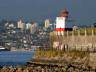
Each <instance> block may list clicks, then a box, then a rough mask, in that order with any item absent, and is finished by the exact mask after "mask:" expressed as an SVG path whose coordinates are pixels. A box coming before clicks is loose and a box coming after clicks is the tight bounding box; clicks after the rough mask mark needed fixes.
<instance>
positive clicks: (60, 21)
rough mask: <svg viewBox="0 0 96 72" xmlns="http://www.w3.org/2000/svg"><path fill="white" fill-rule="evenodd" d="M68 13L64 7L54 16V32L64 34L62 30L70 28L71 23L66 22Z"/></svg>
mask: <svg viewBox="0 0 96 72" xmlns="http://www.w3.org/2000/svg"><path fill="white" fill-rule="evenodd" d="M68 14H69V12H68V11H67V9H64V10H63V11H62V12H61V14H60V16H59V17H56V29H55V30H56V34H57V35H64V31H66V30H70V29H72V27H71V25H69V24H68V22H67V20H68Z"/></svg>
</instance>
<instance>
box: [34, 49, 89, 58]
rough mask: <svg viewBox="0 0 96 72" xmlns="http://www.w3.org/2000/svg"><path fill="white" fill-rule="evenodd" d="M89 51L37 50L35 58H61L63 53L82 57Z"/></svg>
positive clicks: (73, 56)
mask: <svg viewBox="0 0 96 72" xmlns="http://www.w3.org/2000/svg"><path fill="white" fill-rule="evenodd" d="M88 54H89V53H88V52H83V51H61V50H46V51H44V50H37V51H36V54H35V58H49V59H50V58H56V57H57V58H62V57H64V56H65V55H67V56H69V57H72V58H76V57H80V58H83V57H85V56H87V55H88Z"/></svg>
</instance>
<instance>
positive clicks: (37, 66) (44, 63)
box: [0, 59, 96, 72]
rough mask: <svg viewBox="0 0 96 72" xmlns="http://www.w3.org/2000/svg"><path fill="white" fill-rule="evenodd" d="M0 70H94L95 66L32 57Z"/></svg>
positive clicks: (27, 71)
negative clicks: (27, 60) (23, 64)
mask: <svg viewBox="0 0 96 72" xmlns="http://www.w3.org/2000/svg"><path fill="white" fill-rule="evenodd" d="M0 72H96V68H94V67H91V66H89V65H88V63H85V62H67V61H64V60H62V61H61V60H44V59H43V60H42V59H37V60H36V59H33V60H31V61H30V62H28V63H27V65H25V66H16V67H12V66H9V67H7V66H4V67H0Z"/></svg>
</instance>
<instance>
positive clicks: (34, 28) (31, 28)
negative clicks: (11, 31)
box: [30, 22, 38, 34]
mask: <svg viewBox="0 0 96 72" xmlns="http://www.w3.org/2000/svg"><path fill="white" fill-rule="evenodd" d="M37 29H38V25H37V23H36V22H32V25H31V27H30V33H31V34H34V33H35V32H36V31H37Z"/></svg>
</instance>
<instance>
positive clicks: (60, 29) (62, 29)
mask: <svg viewBox="0 0 96 72" xmlns="http://www.w3.org/2000/svg"><path fill="white" fill-rule="evenodd" d="M55 30H56V31H64V30H65V29H64V28H56V29H55Z"/></svg>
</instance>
